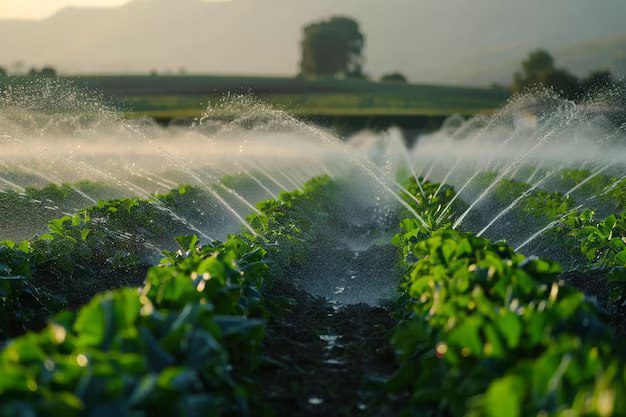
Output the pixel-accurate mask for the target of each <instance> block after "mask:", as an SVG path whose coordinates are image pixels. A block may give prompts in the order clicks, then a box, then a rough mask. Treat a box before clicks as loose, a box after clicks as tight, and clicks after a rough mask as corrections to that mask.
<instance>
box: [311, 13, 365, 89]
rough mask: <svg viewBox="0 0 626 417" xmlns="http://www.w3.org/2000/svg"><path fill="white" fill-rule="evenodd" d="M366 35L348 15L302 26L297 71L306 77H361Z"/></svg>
mask: <svg viewBox="0 0 626 417" xmlns="http://www.w3.org/2000/svg"><path fill="white" fill-rule="evenodd" d="M364 46H365V36H364V35H363V34H362V33H361V30H360V28H359V24H358V23H357V22H356V21H355V20H353V19H351V18H348V17H332V18H330V19H329V20H325V21H321V22H316V23H311V24H309V25H308V26H306V27H305V28H304V39H303V40H302V45H301V47H302V58H301V61H300V72H301V74H302V75H303V76H305V77H315V76H333V77H334V76H338V75H341V76H345V77H356V78H361V77H362V76H363V74H362V66H363V56H362V54H363V47H364Z"/></svg>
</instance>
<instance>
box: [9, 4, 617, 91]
mask: <svg viewBox="0 0 626 417" xmlns="http://www.w3.org/2000/svg"><path fill="white" fill-rule="evenodd" d="M271 1H273V2H274V3H272V5H269V4H261V3H258V2H250V1H245V0H233V1H229V2H203V1H201V0H188V1H185V2H170V1H167V0H134V1H129V2H125V3H124V4H121V5H117V6H112V7H107V8H96V7H85V4H87V3H88V2H84V3H82V4H83V6H80V7H78V6H76V7H70V8H63V9H61V10H60V11H58V12H56V13H55V14H54V15H52V16H49V17H47V18H44V19H42V20H38V21H15V20H13V21H11V20H10V19H9V20H7V19H3V20H0V35H3V36H1V37H0V66H5V67H6V66H9V67H10V66H13V65H15V64H16V63H19V62H22V63H23V65H26V66H27V67H28V66H43V65H53V66H55V67H57V68H58V69H59V70H60V71H61V72H64V73H148V72H150V71H151V70H153V69H154V70H157V71H158V72H178V71H179V70H181V69H183V68H184V69H185V71H187V72H191V73H203V74H207V73H211V74H244V75H294V74H296V73H297V64H298V53H297V51H298V46H299V42H300V40H301V34H300V33H299V32H300V30H301V28H302V27H303V26H304V25H305V24H306V23H307V22H311V21H315V20H318V19H322V18H325V17H327V16H329V15H332V14H335V15H346V16H354V17H355V18H356V19H357V20H358V21H359V22H360V23H362V26H363V31H364V33H365V35H366V49H365V55H366V57H367V60H366V62H365V67H364V70H365V72H366V73H368V74H370V75H371V76H372V77H374V78H378V77H379V76H380V75H381V74H383V73H386V72H391V71H400V72H403V73H404V74H406V75H407V77H408V78H409V79H410V80H411V81H412V82H416V83H436V84H447V85H482V86H487V85H490V84H492V83H500V84H507V83H508V82H510V80H511V77H512V72H513V70H514V68H515V67H516V65H517V63H518V62H519V61H520V60H521V59H522V58H523V56H524V55H525V54H527V53H528V52H529V51H530V50H532V49H534V48H537V47H546V48H548V49H549V50H551V51H552V52H553V53H554V55H555V57H556V59H557V62H558V63H559V65H563V66H565V67H567V68H570V69H571V70H572V71H574V73H576V74H583V73H585V72H588V71H590V70H593V69H596V68H602V69H604V68H610V69H612V70H613V71H614V72H616V73H617V74H619V73H624V69H625V68H624V65H626V64H624V62H622V60H621V58H620V56H621V55H620V51H622V50H623V45H624V43H625V42H626V32H625V31H624V30H623V25H622V24H621V20H620V18H619V16H623V15H624V14H625V13H626V5H624V3H623V2H619V1H615V0H601V1H600V2H594V4H593V5H590V4H589V3H588V2H584V1H579V0H576V1H579V3H580V5H577V6H576V7H574V6H573V5H571V3H570V2H563V1H562V0H559V1H558V2H551V3H550V4H548V5H542V6H541V8H542V10H543V12H542V13H543V14H545V16H544V17H542V18H539V17H538V16H537V15H535V14H533V13H532V11H533V10H534V9H535V8H536V7H539V6H538V5H537V4H535V3H537V1H535V0H533V2H524V3H523V4H519V5H516V10H509V9H508V6H506V5H504V4H493V3H494V2H493V1H491V0H480V1H479V2H473V3H472V6H471V7H466V6H465V5H464V3H463V2H459V1H457V0H455V3H454V4H451V5H449V6H450V7H453V8H456V11H457V12H458V13H453V14H446V11H445V10H444V9H445V8H443V5H441V6H438V5H435V4H430V3H424V4H418V3H415V2H406V1H402V0H394V1H393V2H392V3H391V4H389V6H388V7H383V6H381V5H377V4H376V2H373V1H371V0H368V1H366V2H362V3H358V4H357V3H355V2H354V1H353V0H342V1H341V2H338V3H337V2H328V1H322V2H316V3H315V4H311V3H302V2H300V1H296V2H293V3H292V2H290V3H289V4H282V3H280V2H277V0H271ZM565 3H567V6H566V5H565ZM59 4H61V3H59ZM268 8H274V9H277V10H281V12H280V13H275V14H272V13H265V11H266V10H268ZM461 12H463V13H461ZM590 14H593V15H596V16H599V17H601V19H597V20H589V19H588V18H587V17H588V16H589V15H590ZM0 16H1V15H0ZM461 16H463V17H462V18H461ZM514 16H516V17H514ZM415 19H417V21H415ZM542 19H543V20H550V22H551V25H545V24H544V22H543V20H542ZM391 21H396V24H395V27H396V30H394V31H388V30H386V29H385V28H386V27H388V23H389V22H391ZM600 21H601V22H602V24H600V23H599V22H600ZM226 22H231V23H230V24H227V25H225V23H226ZM575 22H579V24H574V23H575ZM451 25H454V26H455V27H457V30H458V31H459V33H462V37H457V36H452V34H451V32H450V31H449V28H450V27H451ZM511 26H513V27H514V28H518V29H516V35H515V36H511V35H507V36H500V37H493V36H491V34H492V33H494V32H499V33H506V32H503V29H504V28H507V27H511ZM113 27H115V33H116V34H115V36H114V37H113V38H109V37H108V36H106V35H105V33H106V31H107V30H108V28H113ZM163 27H166V28H168V29H167V30H165V31H162V32H161V33H159V32H158V31H155V29H156V28H163ZM573 27H576V28H577V29H576V31H574V30H573V29H572V28H573ZM524 28H525V29H529V28H532V29H533V30H523V29H524ZM78 33H80V34H81V36H80V37H75V35H76V34H78ZM423 33H429V34H430V35H429V38H428V39H426V38H425V37H423V36H421V34H423ZM4 34H6V36H4ZM174 34H175V36H172V35H174ZM122 38H123V39H125V41H124V42H123V43H119V42H116V41H115V39H122ZM3 39H4V41H3ZM9 39H18V40H19V41H18V42H9ZM430 39H437V41H436V42H433V41H431V40H430ZM87 45H90V48H87V47H86V46H87ZM589 48H593V50H594V51H595V52H594V54H589V53H587V52H586V51H588V50H589ZM96 51H97V53H96ZM80 57H89V59H88V60H84V59H80Z"/></svg>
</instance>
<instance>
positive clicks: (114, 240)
mask: <svg viewBox="0 0 626 417" xmlns="http://www.w3.org/2000/svg"><path fill="white" fill-rule="evenodd" d="M234 182H237V183H236V184H233V183H234ZM243 182H244V180H242V179H241V178H237V177H234V176H231V177H227V178H224V179H223V181H222V184H229V185H236V186H239V187H240V188H242V187H243V186H249V185H250V184H245V183H243ZM214 188H215V192H216V193H217V192H221V193H222V194H227V193H226V191H225V190H224V189H219V187H218V186H215V187H214ZM77 189H79V190H81V191H82V192H87V191H90V194H91V195H95V194H94V192H91V191H94V190H100V191H102V192H105V193H108V192H109V191H111V187H108V186H106V185H105V184H101V183H87V182H85V183H79V184H74V185H72V186H70V185H63V186H56V185H51V186H48V187H45V188H43V189H35V188H32V189H28V190H26V192H25V193H22V194H19V193H15V192H5V193H2V194H0V204H4V205H6V207H4V209H5V211H6V212H7V213H12V214H13V217H15V216H19V215H20V214H19V213H21V216H22V217H23V213H24V212H25V208H26V206H24V204H26V205H27V206H28V205H33V204H34V207H41V205H42V204H45V201H49V204H51V205H52V204H57V205H58V206H63V207H65V208H66V209H68V210H70V207H71V206H74V205H75V204H77V205H80V204H82V205H84V204H85V201H86V200H85V201H83V200H82V199H81V198H82V197H81V196H80V194H79V193H77V191H76V190H77ZM107 190H108V191H107ZM223 197H224V198H226V196H225V195H224V196H223ZM231 197H232V196H231ZM74 207H76V206H74ZM237 208H238V209H241V207H237ZM41 214H42V216H43V215H44V214H45V216H46V217H42V218H47V219H49V218H50V213H41ZM8 215H11V214H8ZM188 219H192V220H188ZM41 222H42V219H40V218H39V217H37V219H35V220H34V221H33V227H34V228H35V229H37V230H39V229H40V228H41V225H39V223H41ZM235 222H237V220H236V219H234V218H233V216H232V214H231V213H229V212H228V211H227V210H226V209H225V208H224V207H223V206H222V205H221V204H220V203H219V202H218V201H216V199H215V198H214V197H213V196H212V195H211V194H210V193H208V192H206V191H205V190H203V189H200V188H198V187H192V186H188V185H186V186H181V187H179V188H177V189H174V190H172V191H170V192H169V193H167V194H157V195H154V196H152V197H150V198H148V199H142V198H138V197H135V198H122V199H118V200H111V201H105V202H104V201H103V202H100V203H98V204H97V205H94V206H91V207H88V208H85V209H83V210H80V211H79V212H78V213H77V214H74V215H66V216H63V217H60V218H56V219H53V220H48V225H47V229H48V231H47V233H45V234H42V235H39V236H36V237H34V238H32V239H30V240H28V241H22V242H19V243H15V242H12V241H2V242H0V339H6V338H7V337H10V336H12V335H16V334H20V333H23V332H24V331H25V330H29V329H32V328H36V327H38V326H41V325H43V324H44V323H45V319H46V318H47V317H48V316H50V314H53V313H55V312H58V311H61V310H63V309H65V308H71V309H75V308H77V307H78V306H80V305H82V304H84V303H85V302H87V301H89V300H90V299H91V298H92V297H93V296H94V295H95V294H98V293H100V292H102V291H105V290H109V289H113V288H120V287H125V286H138V285H141V283H142V282H143V280H144V278H145V274H146V271H147V269H148V268H149V267H150V266H151V265H154V264H155V263H158V261H159V260H160V259H161V250H162V249H173V248H174V247H175V242H174V240H173V237H175V236H178V235H185V234H189V233H196V234H200V233H202V232H201V230H211V228H213V229H215V225H222V226H224V225H228V224H230V225H231V226H228V227H224V229H228V228H230V227H232V226H235V227H236V225H235ZM204 240H205V241H206V240H208V237H207V236H206V235H205V236H204Z"/></svg>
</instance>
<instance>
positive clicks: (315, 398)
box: [309, 397, 324, 405]
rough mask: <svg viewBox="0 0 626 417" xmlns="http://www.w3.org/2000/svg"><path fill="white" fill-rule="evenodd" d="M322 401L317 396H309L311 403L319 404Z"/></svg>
mask: <svg viewBox="0 0 626 417" xmlns="http://www.w3.org/2000/svg"><path fill="white" fill-rule="evenodd" d="M323 402H324V400H323V399H322V398H319V397H309V404H311V405H320V404H322V403H323Z"/></svg>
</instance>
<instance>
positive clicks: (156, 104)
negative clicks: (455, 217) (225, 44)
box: [0, 75, 509, 120]
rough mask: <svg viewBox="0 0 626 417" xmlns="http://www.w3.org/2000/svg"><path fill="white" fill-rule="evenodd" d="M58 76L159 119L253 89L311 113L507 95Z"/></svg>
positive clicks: (362, 112)
mask: <svg viewBox="0 0 626 417" xmlns="http://www.w3.org/2000/svg"><path fill="white" fill-rule="evenodd" d="M10 78H12V80H11V83H19V82H20V80H19V78H20V77H19V76H14V77H10ZM61 79H62V80H64V81H68V82H72V83H76V84H77V85H79V86H82V87H86V88H89V89H92V90H95V91H97V92H100V93H101V94H102V95H103V96H104V97H105V98H106V99H107V100H109V101H111V102H112V104H113V105H114V106H116V107H118V108H120V109H121V110H122V111H124V112H126V113H127V115H128V116H129V117H139V116H144V115H147V116H150V117H154V118H157V119H161V120H171V119H176V118H194V117H199V116H201V115H202V114H203V112H204V111H205V109H206V108H207V106H209V105H212V106H214V107H216V108H215V109H214V110H213V112H214V116H217V115H218V114H219V112H220V105H219V103H220V100H221V99H222V98H223V97H224V96H225V95H228V94H230V95H253V96H255V97H256V98H257V99H258V100H260V101H261V102H263V103H266V104H269V105H271V106H273V107H275V108H278V109H289V111H290V113H292V114H294V115H295V116H298V117H311V118H313V117H324V116H326V117H339V116H344V117H350V116H353V117H354V116H356V117H367V116H377V117H384V116H449V115H452V114H462V115H465V116H469V115H473V114H477V113H483V112H491V111H493V110H495V109H496V108H498V107H499V106H501V105H502V104H503V103H504V102H505V101H506V100H507V99H508V95H509V94H508V93H507V92H504V91H497V90H491V89H480V88H467V87H446V86H431V85H412V84H401V83H400V84H398V83H393V82H391V83H390V82H386V83H381V82H373V81H359V80H333V79H329V80H317V81H315V80H313V81H309V80H300V79H296V78H279V77H236V76H204V75H176V76H172V75H157V76H148V75H146V76H142V75H136V76H122V75H120V76H91V75H85V76H75V77H62V78H61ZM2 82H3V81H2V79H1V78H0V86H1V85H2ZM23 82H28V77H23ZM222 110H223V109H222ZM224 113H226V114H224V115H225V116H228V112H226V111H224Z"/></svg>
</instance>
